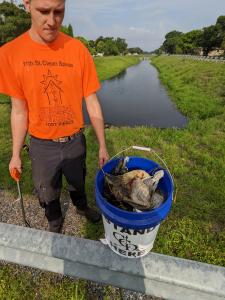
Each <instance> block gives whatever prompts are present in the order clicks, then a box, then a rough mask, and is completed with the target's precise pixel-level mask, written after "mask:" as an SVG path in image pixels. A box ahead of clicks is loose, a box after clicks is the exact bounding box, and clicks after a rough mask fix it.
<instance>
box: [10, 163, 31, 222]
mask: <svg viewBox="0 0 225 300" xmlns="http://www.w3.org/2000/svg"><path fill="white" fill-rule="evenodd" d="M10 175H11V177H12V178H13V179H14V180H15V181H16V183H17V189H18V194H19V199H20V207H21V211H22V216H23V222H24V224H25V226H26V227H30V224H29V223H28V222H27V220H26V215H25V210H24V205H23V196H22V193H21V189H20V172H19V171H18V170H17V169H16V168H14V169H12V170H10Z"/></svg>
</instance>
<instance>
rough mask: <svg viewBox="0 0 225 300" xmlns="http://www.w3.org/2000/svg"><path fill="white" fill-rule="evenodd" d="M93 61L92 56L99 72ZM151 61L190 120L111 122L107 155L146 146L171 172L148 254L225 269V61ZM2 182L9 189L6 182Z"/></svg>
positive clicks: (92, 156)
mask: <svg viewBox="0 0 225 300" xmlns="http://www.w3.org/2000/svg"><path fill="white" fill-rule="evenodd" d="M100 62H101V60H100V59H99V64H98V65H97V67H98V72H101V65H100ZM102 62H104V60H102ZM153 63H154V64H155V65H156V66H157V68H158V69H159V72H160V78H161V80H162V82H163V83H164V84H165V85H166V87H167V89H168V92H169V94H170V96H171V97H172V99H173V100H174V101H175V103H176V105H177V107H178V108H179V109H180V110H181V111H182V112H183V113H184V114H185V115H187V116H188V118H189V124H188V126H187V128H186V129H182V130H178V129H174V128H170V129H156V128H146V127H137V128H128V127H122V128H115V127H111V128H109V129H106V139H107V145H108V150H109V153H110V155H111V156H112V155H114V154H116V153H117V152H119V151H120V150H122V149H125V148H127V147H128V146H129V145H133V144H139V145H143V146H150V147H152V148H154V149H155V150H157V151H158V153H159V154H161V155H162V156H163V158H165V160H166V161H167V163H168V165H169V167H170V170H171V172H172V174H173V175H174V178H175V181H176V185H177V187H178V192H177V198H176V203H174V204H173V207H172V211H171V213H170V215H169V216H168V218H167V219H166V221H165V222H163V224H162V226H161V227H160V230H159V233H158V236H157V240H156V243H155V246H154V252H158V253H163V254H167V255H173V256H179V257H183V258H188V259H193V260H198V261H202V262H207V263H212V264H217V265H221V266H225V257H224V248H225V233H224V225H225V207H224V195H225V185H224V182H225V162H224V157H225V128H224V119H225V108H224V103H225V90H224V86H225V82H224V81H225V68H224V65H223V64H216V63H214V62H200V61H193V60H188V59H183V58H175V57H156V58H153ZM107 66H109V64H107ZM4 107H5V106H4V105H2V107H1V109H3V108H4ZM4 109H5V110H6V111H7V109H8V108H4ZM1 111H2V110H1ZM2 112H3V111H2ZM1 132H4V134H5V137H9V135H8V133H7V132H9V129H8V117H5V119H4V121H2V125H1ZM0 135H1V136H2V134H0ZM86 136H87V146H88V149H89V150H88V156H87V166H88V176H87V191H88V195H89V198H93V194H94V177H95V173H96V170H97V154H98V147H97V144H96V139H95V136H94V133H93V131H92V130H91V129H90V128H88V129H87V130H86ZM0 146H1V149H0V150H1V151H0V155H2V149H3V150H4V153H5V158H6V156H7V155H8V154H7V155H6V153H8V152H9V151H10V150H9V149H10V148H9V147H10V142H9V141H8V140H7V139H5V140H4V143H2V144H1V145H0ZM129 153H131V152H129ZM136 154H138V155H143V153H137V152H136ZM7 158H9V155H8V156H7ZM154 159H155V158H154ZM1 161H2V159H1ZM3 168H4V172H2V171H1V172H2V174H1V178H2V175H3V174H4V176H6V175H5V172H6V170H7V163H6V162H5V164H4V166H3ZM26 172H28V171H26ZM29 172H30V171H29ZM24 177H25V176H24ZM4 184H5V187H7V188H8V187H9V183H8V184H7V181H4ZM10 187H12V184H11V185H10ZM28 190H29V188H28ZM83 233H84V236H85V237H87V238H91V239H96V238H99V237H100V236H101V235H102V233H103V229H102V225H101V224H100V225H95V226H94V225H91V224H89V223H87V224H86V225H85V227H84V228H83ZM31 284H32V283H31ZM69 299H70V298H69Z"/></svg>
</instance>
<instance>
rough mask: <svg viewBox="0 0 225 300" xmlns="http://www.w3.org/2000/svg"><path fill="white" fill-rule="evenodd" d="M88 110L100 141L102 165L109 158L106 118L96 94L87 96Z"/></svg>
mask: <svg viewBox="0 0 225 300" xmlns="http://www.w3.org/2000/svg"><path fill="white" fill-rule="evenodd" d="M85 100H86V106H87V112H88V115H89V118H90V121H91V124H92V126H93V128H94V131H95V134H96V136H97V139H98V143H99V165H100V167H102V166H103V165H104V164H105V163H106V161H107V160H108V159H109V154H108V151H107V148H106V143H105V131H104V119H103V115H102V110H101V106H100V104H99V101H98V98H97V96H96V94H95V93H94V94H91V95H89V96H87V97H85Z"/></svg>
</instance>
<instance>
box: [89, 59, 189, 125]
mask: <svg viewBox="0 0 225 300" xmlns="http://www.w3.org/2000/svg"><path fill="white" fill-rule="evenodd" d="M98 98H99V100H100V103H101V106H102V110H103V114H104V119H105V123H109V124H112V125H115V126H142V125H143V126H152V127H161V128H167V127H178V128H182V127H184V126H186V124H187V118H186V117H184V116H183V115H182V114H181V113H180V112H179V111H178V110H177V108H176V106H175V104H174V103H173V102H172V101H171V100H170V98H169V97H168V95H167V92H166V90H165V88H164V87H163V86H162V85H161V83H160V81H159V79H158V72H157V70H156V69H155V68H154V67H153V66H152V65H150V64H149V62H148V61H142V62H141V63H140V64H138V65H135V66H133V67H130V68H128V69H127V70H126V71H124V72H123V73H121V74H120V75H118V76H116V77H114V78H113V79H111V80H106V81H103V82H102V88H101V90H100V91H99V92H98ZM85 120H86V122H88V123H89V121H88V117H87V113H86V111H85Z"/></svg>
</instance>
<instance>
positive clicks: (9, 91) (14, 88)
mask: <svg viewBox="0 0 225 300" xmlns="http://www.w3.org/2000/svg"><path fill="white" fill-rule="evenodd" d="M3 48H4V47H3ZM3 48H2V47H1V48H0V93H1V94H5V95H8V96H10V97H13V98H16V99H20V100H25V96H24V93H23V90H22V88H21V84H20V82H19V80H18V78H17V76H16V72H15V70H14V69H13V66H12V59H11V57H10V54H7V51H5V49H3ZM14 67H15V66H14Z"/></svg>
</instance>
